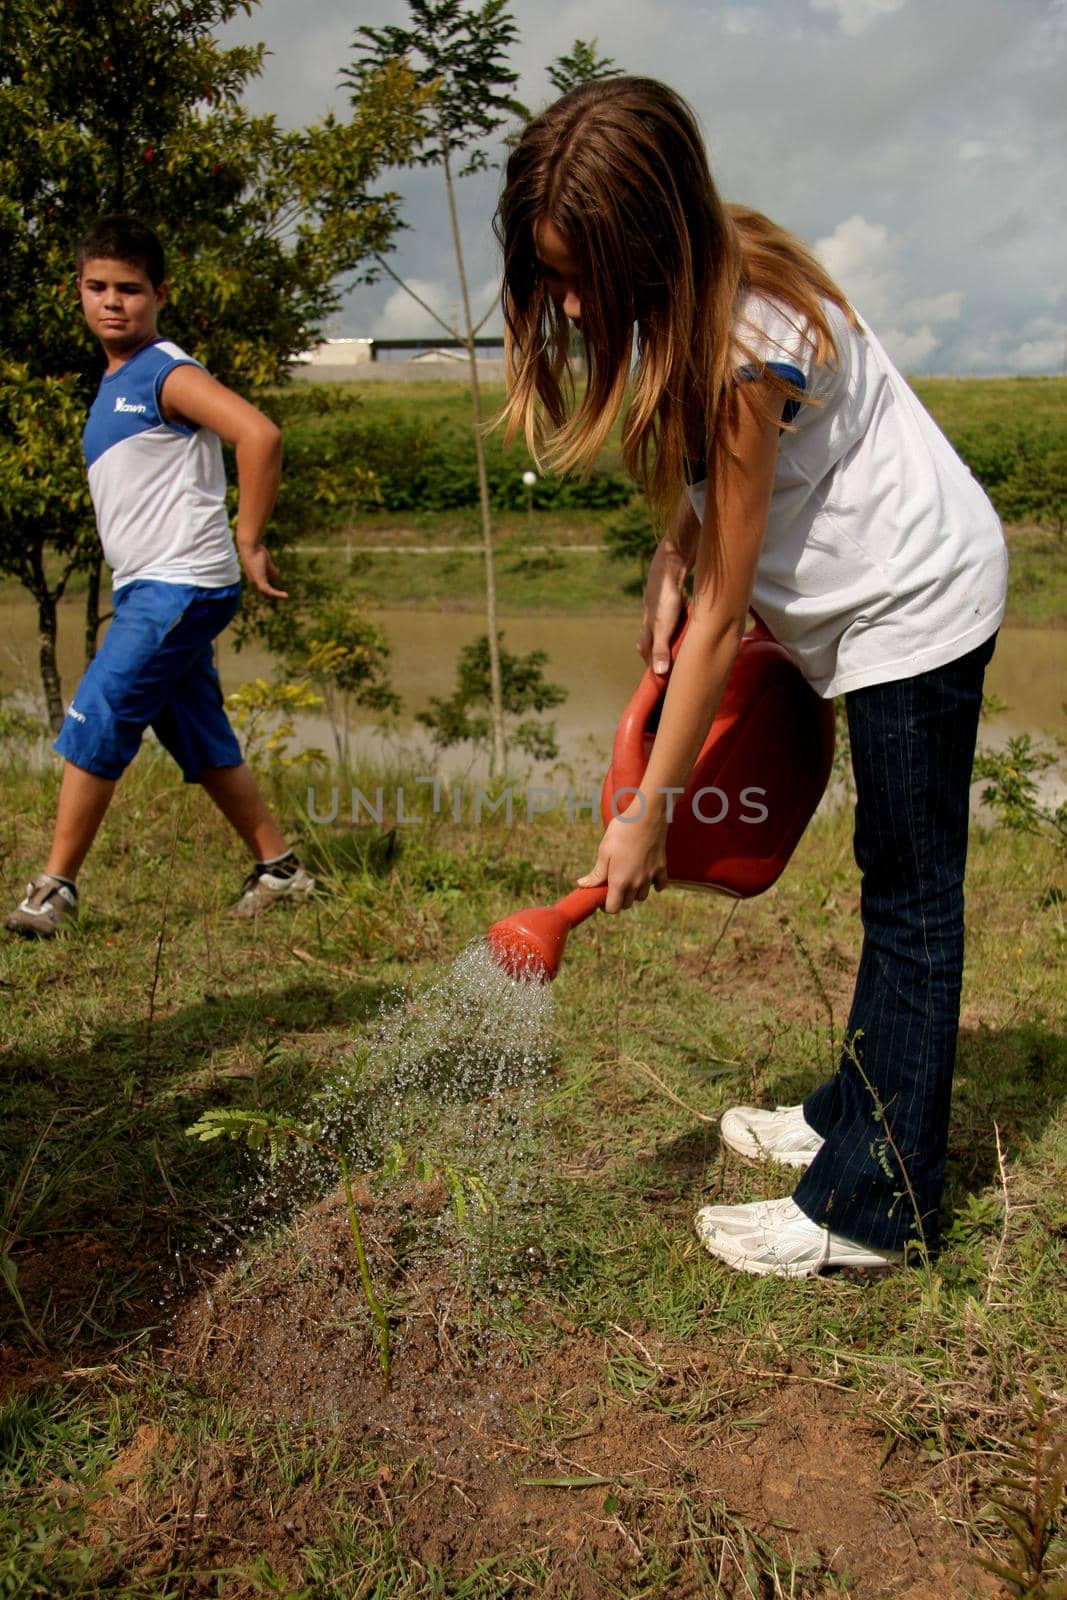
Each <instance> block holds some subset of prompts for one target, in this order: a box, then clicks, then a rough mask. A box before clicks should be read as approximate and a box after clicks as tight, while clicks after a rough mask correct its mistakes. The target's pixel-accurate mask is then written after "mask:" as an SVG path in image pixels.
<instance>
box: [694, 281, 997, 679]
mask: <svg viewBox="0 0 1067 1600" xmlns="http://www.w3.org/2000/svg"><path fill="white" fill-rule="evenodd" d="M824 310H825V312H826V316H827V320H828V322H829V326H830V331H831V333H832V335H833V340H834V345H835V347H836V350H837V365H836V366H832V365H829V364H826V363H823V364H821V365H819V364H817V363H816V361H815V345H814V340H813V338H812V337H811V336H810V334H809V333H808V332H807V329H806V326H805V324H804V322H803V320H802V319H801V318H800V316H799V314H797V313H794V312H792V311H791V310H790V308H788V307H786V306H784V305H780V304H778V303H776V302H773V301H770V300H767V299H764V298H762V297H760V296H757V295H752V294H750V295H748V296H746V297H745V299H744V300H743V301H742V303H741V306H740V314H739V317H738V320H737V323H736V326H735V371H736V373H737V377H738V379H739V380H740V381H745V380H746V379H748V380H751V379H757V378H758V377H759V376H760V372H761V369H762V368H763V367H772V368H773V369H774V370H775V371H777V372H780V373H782V374H783V375H784V376H786V377H788V378H789V379H790V380H791V381H792V382H793V383H795V384H796V386H797V387H798V388H799V389H802V390H803V393H804V399H805V402H811V403H800V404H794V403H793V402H790V403H789V404H788V405H787V407H786V410H785V413H784V420H786V421H787V422H788V423H789V424H790V426H789V427H788V428H785V429H783V431H782V433H781V436H780V438H779V444H778V461H777V468H776V472H775V481H774V492H773V496H772V500H771V508H770V514H769V516H768V518H767V531H766V537H765V540H764V544H763V551H762V554H761V556H760V561H759V567H758V570H757V574H756V581H755V586H754V588H753V591H752V605H753V608H754V610H755V611H757V612H758V613H759V615H760V617H762V619H763V621H764V622H765V623H766V624H767V626H768V628H770V630H771V632H772V633H773V634H774V636H775V638H776V639H778V640H779V641H780V642H781V643H782V644H783V645H785V646H786V648H787V649H788V650H789V651H790V652H791V654H792V655H793V656H794V657H795V658H796V661H797V662H798V664H799V666H800V667H801V670H802V671H803V672H804V675H805V677H806V678H807V679H808V681H809V682H810V683H811V684H812V686H813V687H814V688H815V689H816V690H817V691H818V692H819V694H821V695H824V696H830V695H835V694H842V693H844V692H845V691H846V690H849V689H859V688H864V687H866V686H868V685H871V684H877V683H888V682H892V681H893V680H895V679H898V678H909V677H914V676H915V675H916V674H917V673H920V672H926V671H929V670H930V669H931V668H933V667H940V666H945V665H947V664H948V663H949V662H951V661H955V660H957V659H958V658H959V657H960V656H963V655H966V654H967V652H968V651H970V650H974V649H976V648H977V646H978V645H980V644H982V643H983V642H984V641H985V640H986V639H988V638H990V637H991V636H992V634H994V633H995V632H996V630H997V628H998V627H999V626H1000V623H1001V619H1002V617H1003V615H1004V603H1005V596H1006V591H1007V572H1008V560H1007V549H1006V546H1005V543H1004V533H1003V530H1002V528H1001V525H1000V521H999V518H998V517H997V514H996V512H995V511H994V510H993V507H992V506H991V505H990V503H989V500H988V499H987V498H986V495H985V493H984V492H983V490H982V489H981V488H980V486H979V485H978V483H977V482H976V481H975V479H974V478H973V477H972V475H971V473H970V472H969V470H968V469H967V467H965V466H964V464H963V462H962V461H961V460H960V458H959V457H958V456H957V455H956V452H955V451H954V450H953V448H952V446H951V445H950V444H949V442H948V440H947V439H946V438H945V436H944V434H943V433H942V432H941V430H940V429H939V428H938V427H937V425H936V423H935V422H934V421H933V419H932V417H931V416H930V415H929V413H928V412H927V411H926V410H925V409H924V408H923V406H922V405H921V403H920V402H919V400H918V399H917V397H916V396H915V394H914V393H913V392H912V390H911V389H910V388H909V386H908V384H907V383H906V382H905V381H904V379H903V378H902V377H901V375H900V373H899V372H898V371H897V370H896V368H895V367H894V366H893V363H892V362H891V361H890V359H889V357H888V355H887V354H886V352H885V350H884V349H883V348H882V346H881V344H879V342H878V340H877V339H876V338H875V336H874V335H873V334H872V333H871V332H870V330H869V329H868V328H867V327H866V326H865V325H864V324H863V323H862V319H860V324H861V325H860V327H858V328H853V327H851V326H850V325H849V322H848V319H847V318H846V317H845V315H844V314H843V312H841V310H840V309H839V308H838V307H837V306H835V305H833V304H832V303H830V302H824ZM706 491H707V484H706V481H702V482H699V483H694V484H692V485H690V487H689V495H690V499H691V501H692V505H693V509H694V510H695V512H696V514H697V516H698V517H700V518H703V515H704V506H705V502H706V498H707V492H706Z"/></svg>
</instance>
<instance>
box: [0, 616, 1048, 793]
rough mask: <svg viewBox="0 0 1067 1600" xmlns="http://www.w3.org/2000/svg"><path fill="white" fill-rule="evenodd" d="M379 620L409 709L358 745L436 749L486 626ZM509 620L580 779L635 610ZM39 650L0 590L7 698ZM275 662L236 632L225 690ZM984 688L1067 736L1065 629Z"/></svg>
mask: <svg viewBox="0 0 1067 1600" xmlns="http://www.w3.org/2000/svg"><path fill="white" fill-rule="evenodd" d="M374 617H375V620H377V621H378V622H379V624H380V625H381V627H382V628H383V630H384V632H385V634H386V636H387V638H388V640H389V643H390V646H391V649H392V655H391V659H390V677H391V680H392V683H393V687H394V689H395V690H396V692H397V693H398V694H399V696H400V698H401V701H402V703H403V713H402V715H401V717H400V719H399V721H398V723H397V726H396V730H395V733H394V734H392V735H391V736H389V737H383V736H382V734H381V733H377V732H375V730H374V718H373V717H370V716H367V717H363V718H362V719H361V726H360V728H359V730H358V733H357V736H356V738H355V739H354V749H355V750H356V751H357V752H363V753H366V754H367V755H380V754H384V753H387V752H388V751H389V750H394V751H395V749H396V745H397V739H400V740H401V741H402V742H403V743H404V744H405V745H406V744H407V743H408V742H409V740H410V739H411V737H412V736H413V735H414V736H415V737H416V738H417V740H418V746H419V747H420V748H421V749H423V750H424V751H426V752H428V751H429V748H430V747H429V742H428V738H427V736H426V734H425V732H424V731H421V732H420V731H419V730H417V728H416V725H415V723H414V720H413V719H414V714H415V712H416V711H418V710H420V709H423V708H424V707H426V706H427V704H428V702H429V698H430V696H431V695H432V694H438V695H447V694H448V693H450V692H451V689H452V687H453V684H454V681H455V667H456V662H457V659H458V656H459V652H460V650H461V649H462V647H463V646H464V645H466V644H469V643H471V642H472V641H473V640H474V639H475V638H477V636H478V635H479V634H480V633H483V632H484V631H485V628H484V623H483V621H482V620H481V618H480V617H478V616H476V615H474V614H471V613H458V612H427V611H405V610H384V611H377V612H375V613H374ZM501 625H502V629H503V633H504V642H505V645H506V647H507V648H508V649H509V650H512V651H517V652H520V653H523V654H525V653H526V652H527V651H530V650H535V649H540V650H544V651H546V652H547V654H548V664H547V666H546V668H545V675H546V677H547V678H549V679H550V680H552V681H553V682H557V683H560V684H562V685H563V687H564V688H565V689H567V691H568V698H567V700H566V701H565V702H564V704H563V705H562V706H560V707H558V708H557V710H556V711H555V712H554V714H553V717H554V721H555V723H556V730H557V738H558V742H559V746H560V755H561V760H562V761H563V762H564V763H565V764H566V765H568V766H569V767H570V768H572V769H573V771H574V773H575V774H576V776H581V777H585V776H586V775H595V774H597V773H599V772H600V771H601V770H602V769H603V766H604V764H605V760H606V758H607V756H608V754H609V753H610V748H611V739H612V734H613V732H614V728H615V723H616V721H617V719H618V716H619V713H620V711H621V710H622V708H623V706H624V705H625V703H626V701H627V700H628V698H629V696H630V694H631V692H632V690H633V687H634V685H635V683H636V682H637V679H638V677H639V675H640V672H641V670H642V669H641V662H640V658H639V657H638V655H637V653H636V650H635V649H634V640H635V639H636V636H637V621H636V613H635V616H634V618H627V617H624V616H623V617H620V616H610V617H544V616H513V617H507V618H504V619H503V621H502V624H501ZM81 629H82V605H81V602H80V601H79V600H74V601H71V602H69V603H65V604H64V605H63V606H62V608H61V621H60V643H59V662H60V671H61V674H62V681H63V689H64V693H65V694H66V695H67V696H69V695H70V694H71V693H72V692H73V690H74V688H75V686H76V683H77V678H78V673H79V671H80V667H81V661H82V654H81V649H82V646H81ZM36 657H37V639H36V615H35V610H34V607H33V605H32V604H31V603H30V602H28V601H27V600H25V599H23V598H22V597H21V596H18V595H17V594H15V593H12V592H11V591H10V590H9V591H8V592H7V593H6V594H4V595H2V596H0V695H3V694H13V693H17V692H20V693H22V694H25V693H27V692H28V693H30V694H36V695H37V698H38V699H39V688H38V681H37V664H36ZM271 668H272V661H271V658H270V656H269V654H268V653H267V652H266V651H265V650H262V649H260V648H246V649H244V650H242V651H241V652H240V653H238V652H236V651H235V650H234V649H233V647H232V644H231V643H230V641H229V638H228V637H227V636H225V635H224V636H223V638H222V640H221V641H220V647H219V669H220V674H221V677H222V681H223V687H224V689H225V690H227V691H230V690H232V689H234V688H236V687H237V685H238V684H239V683H241V682H243V681H245V680H247V679H249V678H254V677H257V676H269V674H270V672H271ZM987 688H988V689H989V691H991V692H992V693H993V694H995V695H997V696H998V698H999V699H1000V700H1001V701H1003V702H1004V704H1005V706H1006V707H1007V710H1006V711H1005V712H1004V713H1002V714H1000V715H998V716H997V717H995V718H993V719H991V720H990V722H989V723H987V724H986V725H985V726H984V729H983V740H985V741H987V742H995V743H999V742H1002V741H1003V740H1004V739H1006V738H1007V737H1008V736H1009V734H1012V733H1017V732H1023V731H1030V732H1033V733H1034V734H1036V735H1042V736H1045V737H1048V736H1050V735H1055V734H1056V733H1061V734H1062V733H1063V732H1064V729H1065V713H1064V709H1063V703H1064V700H1065V699H1067V630H1051V629H1027V628H1005V629H1004V630H1002V633H1001V636H1000V640H999V643H998V646H997V653H996V655H995V656H994V659H993V662H992V665H991V666H990V669H989V672H988V675H987ZM299 731H300V737H301V741H302V742H303V743H306V744H315V745H320V746H321V747H322V748H324V749H325V750H327V751H331V750H332V748H333V740H332V734H331V730H330V727H329V725H328V723H326V721H325V720H324V719H321V718H305V719H304V720H303V722H302V723H301V725H300V730H299ZM467 764H469V763H468V761H467V760H464V759H462V758H460V757H459V756H453V757H452V758H451V759H450V760H445V761H440V760H438V761H436V762H435V763H434V765H435V766H436V769H437V770H439V771H442V772H445V773H447V774H452V773H454V772H456V771H458V770H461V769H462V768H463V767H464V766H466V765H467ZM426 770H430V768H429V767H427V769H426Z"/></svg>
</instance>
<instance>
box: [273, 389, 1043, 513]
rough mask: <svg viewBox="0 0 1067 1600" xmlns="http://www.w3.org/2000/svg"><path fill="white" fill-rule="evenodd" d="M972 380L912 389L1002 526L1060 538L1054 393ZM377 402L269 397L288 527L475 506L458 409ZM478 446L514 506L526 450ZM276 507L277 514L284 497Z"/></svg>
mask: <svg viewBox="0 0 1067 1600" xmlns="http://www.w3.org/2000/svg"><path fill="white" fill-rule="evenodd" d="M975 382H976V385H977V387H976V391H975V396H974V397H973V399H972V400H971V401H969V402H968V403H966V404H964V403H961V402H960V401H959V399H958V397H955V398H954V394H955V390H956V389H960V388H961V387H964V388H965V387H966V386H962V385H959V384H956V385H949V390H950V391H951V392H949V393H946V394H941V393H940V387H943V386H940V387H939V385H938V384H936V383H934V382H932V381H928V382H927V383H926V384H925V385H923V384H920V385H918V387H919V389H920V392H921V393H922V397H923V399H924V401H925V402H926V403H927V404H928V405H930V406H931V409H932V410H933V411H934V412H935V415H937V417H938V420H939V422H940V423H941V426H942V427H943V428H944V429H945V431H946V433H947V434H948V436H949V438H950V439H951V440H952V443H953V445H954V446H955V448H956V449H957V450H958V452H959V454H960V455H961V456H962V457H963V459H964V461H965V462H966V463H967V465H968V466H969V467H970V469H971V471H972V472H973V473H974V475H975V477H976V478H977V479H978V481H979V482H980V483H981V484H982V485H983V487H984V488H985V490H986V493H987V494H988V495H989V496H990V498H991V499H992V501H993V503H994V505H995V506H996V508H997V510H998V512H999V513H1000V515H1001V517H1002V518H1003V519H1004V521H1005V522H1011V523H1020V522H1039V523H1043V524H1045V525H1046V526H1051V527H1053V528H1054V529H1055V530H1056V531H1057V532H1058V533H1060V534H1061V535H1062V534H1063V533H1064V532H1065V531H1067V419H1065V420H1063V421H1061V420H1060V417H1059V414H1058V413H1059V410H1060V409H1061V408H1060V406H1059V405H1058V398H1059V397H1058V393H1056V394H1054V395H1052V396H1051V403H1050V401H1049V399H1048V398H1047V397H1046V396H1045V391H1044V390H1042V391H1041V393H1040V394H1039V396H1038V398H1044V401H1045V403H1044V407H1043V415H1042V414H1041V412H1037V413H1035V414H1034V415H1027V414H1026V413H1027V407H1026V405H1025V404H1023V402H1024V401H1025V400H1026V399H1027V398H1028V392H1027V393H1025V394H1024V393H1023V391H1021V390H1020V391H1019V393H1018V394H1017V395H1016V393H1015V390H1012V389H1010V388H1009V389H1008V390H1007V392H1006V395H1004V396H1002V395H1000V394H999V393H998V394H996V395H986V394H985V389H991V388H994V387H997V381H996V380H993V381H992V382H991V383H990V384H987V385H985V388H983V387H982V385H980V384H978V382H977V380H975ZM431 387H432V386H431ZM999 387H1003V384H1001V385H999ZM927 388H929V389H930V390H931V393H929V394H927V393H926V389H927ZM979 389H981V390H982V393H981V394H979V393H978V390H979ZM1049 393H1050V394H1051V391H1049ZM983 398H984V399H986V400H988V401H990V402H991V403H990V404H988V405H986V407H985V413H984V414H983V412H982V408H981V407H980V406H979V404H978V402H979V401H980V400H982V399H983ZM1029 398H1030V399H1031V401H1032V400H1033V397H1032V396H1029ZM376 400H377V397H375V398H374V399H369V398H365V397H364V396H363V395H361V394H360V393H358V392H357V391H354V390H352V389H348V388H344V387H342V386H337V387H335V388H326V387H325V386H324V387H321V388H320V387H308V388H297V389H291V390H289V391H287V392H284V393H280V394H278V395H276V396H275V397H273V400H272V403H271V409H272V410H273V411H274V412H275V414H276V415H277V417H278V420H279V422H281V424H282V426H283V427H284V429H285V436H286V487H285V502H286V503H287V504H288V505H289V506H290V507H291V510H292V514H293V516H294V518H296V519H298V522H297V523H296V524H295V526H298V527H299V528H301V529H303V530H305V531H306V530H307V529H308V528H309V527H311V526H315V525H317V526H318V527H320V528H329V527H338V526H343V525H344V523H345V522H346V521H347V520H349V519H350V518H351V517H353V516H356V515H358V514H359V513H360V512H364V511H367V510H370V509H380V510H383V511H394V512H401V511H452V510H457V509H461V508H465V507H469V506H474V505H476V504H477V503H478V476H477V469H476V464H475V455H474V443H473V440H472V437H471V434H470V430H469V428H468V427H467V426H466V424H465V421H464V420H462V417H461V412H460V410H459V409H457V410H451V409H450V410H449V411H448V413H447V414H445V413H444V412H443V411H442V410H441V409H440V403H439V401H438V400H437V397H436V396H432V397H430V398H429V400H428V402H427V404H428V408H429V409H430V410H431V411H433V410H434V409H435V408H436V414H430V415H422V414H418V413H414V414H413V412H412V411H411V410H410V409H403V410H402V409H401V407H400V406H399V405H395V406H394V405H392V404H390V403H389V402H388V400H386V401H384V402H382V401H378V403H377V404H376V403H375V402H376ZM1013 401H1017V402H1018V403H1017V404H1016V403H1013ZM412 403H413V404H414V403H417V402H412ZM1030 409H1031V410H1032V409H1033V407H1032V405H1031V407H1030ZM486 453H487V457H488V462H487V465H488V474H489V492H490V498H491V501H492V504H493V506H494V507H495V508H496V509H498V510H512V511H514V510H521V509H522V508H523V507H524V506H525V505H526V497H527V492H528V491H527V489H526V487H525V485H524V484H523V482H522V475H523V473H524V472H525V471H527V470H528V469H529V468H530V467H531V466H532V462H531V461H530V458H529V456H528V455H527V453H526V450H525V449H524V448H523V447H522V446H521V445H515V446H513V447H512V448H511V449H509V450H507V451H505V450H504V449H503V446H502V442H501V434H500V432H499V431H496V432H491V433H489V434H488V435H487V437H486ZM631 493H632V487H631V485H630V483H629V481H628V479H627V478H626V477H625V476H624V475H623V474H622V473H621V472H617V471H615V472H613V471H599V472H595V473H593V475H592V476H591V477H589V478H588V479H586V480H585V481H584V482H583V481H581V480H579V479H577V478H574V477H567V478H559V477H555V476H552V475H545V476H541V475H539V476H538V480H537V483H536V484H535V485H534V488H533V504H534V506H535V507H536V508H538V509H544V510H548V509H560V510H562V509H575V510H611V509H615V508H617V507H621V506H625V505H626V504H627V503H628V501H629V499H630V495H631ZM281 511H282V515H283V516H284V515H285V514H286V505H285V504H283V507H282V508H281ZM294 531H295V527H294Z"/></svg>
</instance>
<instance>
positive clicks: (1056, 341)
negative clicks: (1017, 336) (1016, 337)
mask: <svg viewBox="0 0 1067 1600" xmlns="http://www.w3.org/2000/svg"><path fill="white" fill-rule="evenodd" d="M1008 360H1009V364H1010V367H1011V370H1012V371H1014V372H1057V371H1058V372H1063V371H1065V370H1067V331H1065V330H1063V329H1061V330H1060V332H1059V333H1057V334H1052V335H1050V336H1049V337H1048V338H1047V339H1026V340H1024V341H1023V343H1022V344H1020V345H1017V346H1016V348H1015V349H1014V350H1013V351H1011V352H1010V354H1009V357H1008Z"/></svg>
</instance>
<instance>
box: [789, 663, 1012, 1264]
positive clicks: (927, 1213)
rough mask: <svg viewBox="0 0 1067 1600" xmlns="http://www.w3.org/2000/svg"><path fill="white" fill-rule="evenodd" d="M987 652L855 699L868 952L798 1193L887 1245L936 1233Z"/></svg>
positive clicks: (809, 1109) (821, 1214)
mask: <svg viewBox="0 0 1067 1600" xmlns="http://www.w3.org/2000/svg"><path fill="white" fill-rule="evenodd" d="M992 653H993V640H990V641H989V642H988V643H987V644H986V645H983V646H981V647H979V649H977V650H975V651H972V652H971V653H970V654H969V655H967V656H964V657H963V658H962V659H961V660H959V661H956V662H952V663H951V664H950V665H949V666H947V667H941V668H938V669H936V670H934V671H932V672H928V673H922V674H920V675H919V676H917V677H915V678H906V679H902V680H900V681H898V682H896V683H889V684H881V685H877V686H875V687H873V688H870V689H860V690H856V691H854V692H853V693H851V694H849V695H848V696H847V705H848V720H849V735H850V739H851V745H852V761H853V770H854V772H855V776H856V836H855V848H856V860H857V863H858V864H859V867H860V869H861V871H862V873H863V882H862V890H861V913H862V917H863V931H864V938H863V953H862V957H861V960H860V968H859V973H858V975H857V980H856V990H855V995H854V998H853V1004H852V1012H851V1015H850V1017H849V1024H848V1036H847V1039H846V1047H845V1050H844V1053H843V1055H842V1060H841V1065H840V1068H839V1070H838V1072H837V1074H836V1075H835V1077H834V1078H832V1079H831V1080H830V1081H829V1082H828V1083H826V1084H824V1085H823V1086H822V1088H821V1089H818V1090H816V1092H815V1093H814V1094H813V1095H811V1096H809V1098H808V1100H807V1101H805V1104H804V1115H805V1118H806V1120H807V1121H808V1122H809V1123H810V1124H811V1126H812V1127H813V1128H815V1129H816V1131H817V1132H819V1133H821V1134H823V1135H824V1138H825V1143H824V1144H823V1146H822V1148H821V1150H820V1151H819V1153H818V1155H817V1156H816V1157H815V1159H814V1161H813V1162H812V1164H811V1166H810V1167H809V1168H808V1170H807V1172H806V1173H805V1175H804V1177H803V1178H802V1179H801V1181H800V1183H799V1185H798V1187H797V1189H796V1190H795V1191H794V1199H795V1201H796V1203H797V1205H799V1207H800V1208H801V1210H802V1211H803V1212H804V1213H805V1214H806V1215H807V1216H808V1217H810V1218H811V1219H812V1220H813V1221H815V1222H819V1223H825V1224H826V1225H828V1226H829V1228H830V1229H831V1230H832V1231H833V1232H835V1233H837V1234H841V1235H844V1236H845V1237H847V1238H849V1239H856V1240H859V1241H860V1242H862V1243H864V1244H868V1245H871V1246H874V1247H876V1248H881V1249H886V1250H892V1249H900V1248H902V1247H903V1245H904V1244H905V1243H906V1242H907V1240H908V1239H909V1238H910V1239H915V1238H917V1237H919V1236H920V1230H921V1236H922V1237H924V1238H925V1240H926V1242H927V1244H928V1245H934V1244H936V1236H937V1220H938V1208H939V1204H940V1199H941V1189H942V1184H943V1180H944V1166H945V1151H946V1144H947V1137H948V1119H949V1103H950V1097H951V1090H952V1075H953V1070H954V1066H955V1056H956V1038H957V1032H958V1026H959V998H960V985H961V979H962V973H963V875H964V867H965V863H966V856H967V831H968V821H969V803H970V784H971V769H972V765H973V761H974V747H975V742H976V738H977V729H978V713H979V709H980V707H981V700H982V680H983V676H984V672H985V666H986V663H987V661H988V660H989V657H990V656H991V655H992ZM902 1165H903V1172H902V1171H901V1166H902ZM909 1191H910V1192H909ZM916 1212H918V1223H919V1227H917V1226H916V1221H917V1219H916Z"/></svg>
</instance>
